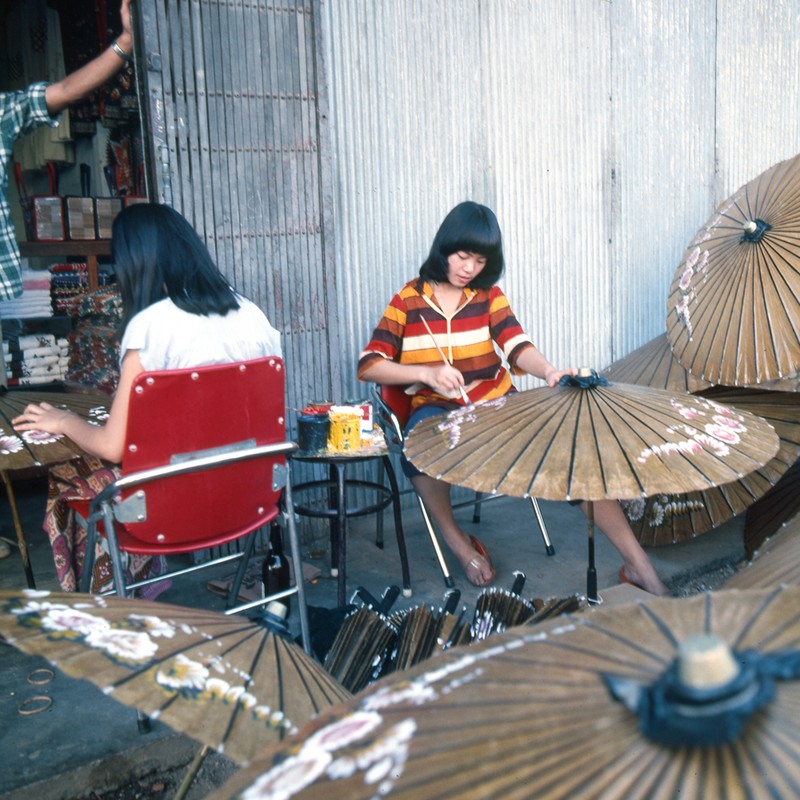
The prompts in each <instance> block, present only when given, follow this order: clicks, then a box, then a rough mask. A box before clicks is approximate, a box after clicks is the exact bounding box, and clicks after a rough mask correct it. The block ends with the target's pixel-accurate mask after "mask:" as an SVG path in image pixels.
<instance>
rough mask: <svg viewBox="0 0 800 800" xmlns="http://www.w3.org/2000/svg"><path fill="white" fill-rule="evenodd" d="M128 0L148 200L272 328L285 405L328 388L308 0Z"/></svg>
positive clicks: (328, 276)
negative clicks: (135, 23)
mask: <svg viewBox="0 0 800 800" xmlns="http://www.w3.org/2000/svg"><path fill="white" fill-rule="evenodd" d="M138 5H139V7H140V14H141V24H142V30H143V36H144V41H145V48H144V49H145V54H144V60H145V64H144V66H145V68H146V69H145V74H146V78H147V80H146V87H147V101H148V122H149V125H150V133H151V140H152V147H153V150H154V158H153V159H151V161H152V162H153V163H154V164H155V165H156V166H157V169H156V170H155V174H154V184H155V186H156V191H155V196H156V197H157V199H158V200H159V201H161V202H167V203H170V204H172V205H174V206H175V208H177V209H178V210H179V211H181V212H182V213H184V215H185V216H186V217H187V218H188V219H190V221H191V222H192V223H193V224H194V225H195V227H196V229H197V230H198V231H199V232H200V233H201V235H203V236H204V237H205V240H206V242H207V244H208V246H209V248H210V249H211V252H212V254H213V255H214V257H215V259H216V261H217V264H218V265H219V267H220V269H221V270H222V271H223V272H224V273H225V274H226V275H227V276H228V278H229V279H230V280H231V282H232V283H233V284H234V286H235V287H236V288H237V289H238V290H239V291H241V292H242V293H243V294H245V295H246V296H247V297H249V298H251V299H252V300H253V301H255V302H256V303H258V304H259V305H260V306H261V308H262V309H263V310H264V311H265V312H266V314H267V316H268V317H269V319H270V321H271V322H272V323H273V325H275V327H276V328H277V329H278V330H280V331H281V333H282V336H283V349H284V357H285V359H286V362H287V365H292V366H293V367H294V368H290V369H288V370H287V392H288V396H289V403H290V405H297V404H299V403H301V402H303V399H304V398H305V399H311V398H314V397H316V398H324V397H329V396H332V395H333V394H334V389H333V386H337V387H338V386H339V384H340V379H339V373H340V370H341V362H340V360H339V358H338V357H337V358H334V359H331V357H330V353H331V352H336V351H337V350H338V344H337V337H338V328H337V326H336V325H335V324H334V325H333V326H331V324H330V320H331V317H330V315H329V308H328V298H329V297H331V296H333V295H334V294H335V288H334V285H335V273H334V270H333V269H332V268H330V267H331V264H332V252H331V250H330V248H331V238H330V235H329V233H330V231H328V230H327V228H326V226H328V225H330V224H331V217H330V204H331V199H330V188H329V187H330V181H329V179H328V181H327V182H326V180H325V177H324V175H323V163H322V155H321V152H322V150H323V149H327V148H324V147H323V146H322V142H323V140H324V136H325V133H326V129H325V128H324V126H320V125H319V120H320V119H321V118H324V115H325V113H326V111H325V96H324V82H322V84H321V89H322V91H320V82H319V80H318V77H319V76H318V72H319V70H321V68H322V67H321V64H320V62H319V57H320V55H321V54H320V48H319V47H318V42H317V37H318V36H319V31H318V28H317V14H316V13H315V10H314V3H313V2H311V0H309V1H308V2H292V3H289V2H286V3H276V4H272V3H270V4H265V3H263V2H261V3H259V2H241V0H237V1H233V0H202V2H200V0H177V2H176V0H144V1H143V2H140V3H139V4H138ZM162 165H163V169H162V168H161V166H162ZM289 419H290V422H291V423H293V422H294V415H293V414H291V415H290V417H289Z"/></svg>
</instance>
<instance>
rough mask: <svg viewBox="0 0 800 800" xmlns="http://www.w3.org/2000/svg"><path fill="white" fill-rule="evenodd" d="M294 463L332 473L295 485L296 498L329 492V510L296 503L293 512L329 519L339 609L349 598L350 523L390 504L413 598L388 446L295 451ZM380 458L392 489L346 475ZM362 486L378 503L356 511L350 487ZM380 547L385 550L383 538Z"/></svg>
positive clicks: (406, 585)
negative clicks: (321, 467)
mask: <svg viewBox="0 0 800 800" xmlns="http://www.w3.org/2000/svg"><path fill="white" fill-rule="evenodd" d="M291 459H292V460H293V461H304V462H307V463H312V464H324V465H326V466H327V467H328V470H329V476H330V477H329V479H328V480H320V481H306V482H304V483H298V484H296V485H295V484H293V485H292V494H293V496H294V498H297V497H298V495H301V494H302V493H303V492H307V491H310V490H312V489H321V488H327V489H328V506H327V508H313V507H311V506H307V505H303V504H302V503H298V502H297V500H296V499H295V500H294V503H293V505H294V510H295V511H296V512H297V513H298V514H300V515H301V516H306V517H316V518H318V519H328V520H330V537H331V574H332V575H333V576H335V577H337V579H338V586H337V601H338V603H339V605H340V606H343V605H345V603H346V598H345V592H346V575H345V572H346V552H347V520H348V519H350V518H351V517H363V516H365V515H367V514H376V513H380V512H382V511H383V510H384V509H385V508H387V507H388V506H389V505H390V504H391V505H392V508H393V511H394V528H395V532H396V534H397V547H398V549H399V551H400V567H401V569H402V573H403V594H404V595H405V596H406V597H410V596H411V579H410V577H409V570H408V554H407V553H406V541H405V536H404V534H403V521H402V519H401V517H400V492H399V489H398V486H397V478H396V476H395V472H394V468H393V467H392V462H391V459H390V458H389V454H388V450H387V449H386V448H385V447H370V448H369V449H361V450H356V451H354V452H353V454H352V455H350V454H349V453H326V452H323V453H320V454H316V453H303V452H302V451H299V452H295V453H293V454H292V455H291ZM376 459H381V460H382V462H383V468H384V470H385V471H386V475H387V477H388V479H389V486H384V485H383V484H380V483H376V482H374V481H365V480H357V479H354V478H349V479H348V478H347V477H346V475H345V473H346V471H347V467H348V466H349V465H350V464H358V463H362V462H365V461H374V460H376ZM348 486H350V487H360V488H362V489H369V490H372V491H374V492H375V493H376V495H377V497H376V501H375V502H374V503H371V504H369V505H364V506H357V507H355V508H353V507H350V506H348V505H347V487H348ZM378 546H379V547H382V539H381V541H380V544H379V545H378Z"/></svg>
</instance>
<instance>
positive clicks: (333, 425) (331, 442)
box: [328, 406, 361, 453]
mask: <svg viewBox="0 0 800 800" xmlns="http://www.w3.org/2000/svg"><path fill="white" fill-rule="evenodd" d="M328 419H329V420H330V427H329V429H328V450H332V451H333V452H334V453H352V452H353V451H354V450H358V449H359V447H361V409H360V408H358V407H355V406H333V408H331V409H330V411H328Z"/></svg>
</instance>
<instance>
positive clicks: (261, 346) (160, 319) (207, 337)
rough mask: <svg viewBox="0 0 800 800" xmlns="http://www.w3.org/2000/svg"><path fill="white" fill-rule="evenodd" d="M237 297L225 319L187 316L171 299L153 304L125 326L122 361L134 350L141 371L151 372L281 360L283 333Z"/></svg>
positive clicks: (250, 303) (258, 311) (260, 313)
mask: <svg viewBox="0 0 800 800" xmlns="http://www.w3.org/2000/svg"><path fill="white" fill-rule="evenodd" d="M237 299H238V300H239V308H238V309H237V310H235V311H229V312H228V313H227V314H226V315H225V316H221V315H219V314H211V315H209V316H203V315H200V314H190V313H189V312H187V311H183V310H181V309H180V308H178V307H177V306H176V305H175V304H174V303H173V302H172V300H170V299H169V298H165V299H164V300H159V301H158V302H157V303H153V305H151V306H148V307H147V308H145V309H144V310H142V311H140V312H139V313H138V314H137V315H136V316H135V317H133V319H131V321H130V322H129V323H128V327H127V328H126V329H125V333H124V334H123V337H122V343H121V345H120V361H121V360H122V359H123V358H124V357H125V353H127V351H128V350H138V351H139V358H140V360H141V362H142V366H143V367H144V368H145V370H147V371H154V370H162V369H186V368H188V367H202V366H205V365H208V364H229V363H231V362H233V361H250V360H252V359H254V358H263V357H264V356H282V352H281V335H280V333H278V331H276V330H275V328H273V327H272V325H270V323H269V320H268V319H267V318H266V316H265V315H264V312H263V311H261V309H260V308H259V307H258V306H257V305H256V304H255V303H252V302H251V301H250V300H247V299H245V298H243V297H238V296H237Z"/></svg>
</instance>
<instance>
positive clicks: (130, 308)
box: [111, 203, 239, 331]
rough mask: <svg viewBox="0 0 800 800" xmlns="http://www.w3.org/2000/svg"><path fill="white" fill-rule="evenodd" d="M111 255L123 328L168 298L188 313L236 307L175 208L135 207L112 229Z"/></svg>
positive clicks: (232, 294)
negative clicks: (155, 304)
mask: <svg viewBox="0 0 800 800" xmlns="http://www.w3.org/2000/svg"><path fill="white" fill-rule="evenodd" d="M111 255H112V257H113V260H114V270H115V272H116V276H117V284H118V286H119V291H120V295H121V297H122V309H123V315H122V330H123V331H124V330H125V327H126V326H127V324H128V322H130V320H131V318H132V317H133V316H135V315H136V314H138V313H139V312H140V311H142V310H143V309H145V308H147V307H148V306H151V305H153V303H157V302H158V301H159V300H163V299H164V298H165V297H169V299H170V300H172V302H173V303H175V305H176V306H178V308H180V309H183V310H184V311H188V312H189V313H190V314H200V315H203V316H208V315H209V314H221V315H223V316H224V315H225V314H227V313H228V311H233V310H234V309H237V308H239V301H238V299H237V297H236V293H235V292H234V291H233V289H232V288H231V287H230V285H229V284H228V282H227V281H226V280H225V278H224V277H223V275H222V273H221V272H220V271H219V270H218V269H217V267H216V265H215V264H214V262H213V260H212V258H211V255H210V253H209V252H208V249H207V248H206V246H205V244H203V242H202V241H201V240H200V237H199V236H198V235H197V233H196V232H195V230H194V228H192V226H191V225H190V224H189V223H188V222H187V221H186V220H185V219H184V218H183V217H182V216H181V215H180V214H179V213H178V212H177V211H175V210H174V209H172V208H170V207H169V206H164V205H159V204H157V203H136V204H134V205H130V206H128V207H127V208H125V209H123V210H122V211H121V212H120V213H119V214H118V215H117V217H116V219H115V220H114V225H113V227H112V229H111Z"/></svg>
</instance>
